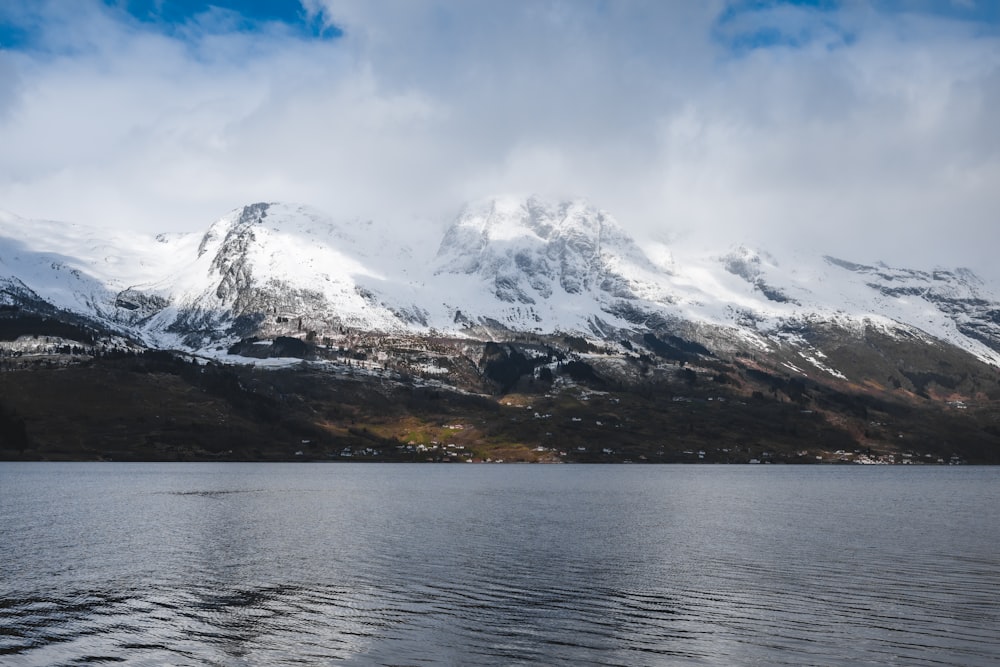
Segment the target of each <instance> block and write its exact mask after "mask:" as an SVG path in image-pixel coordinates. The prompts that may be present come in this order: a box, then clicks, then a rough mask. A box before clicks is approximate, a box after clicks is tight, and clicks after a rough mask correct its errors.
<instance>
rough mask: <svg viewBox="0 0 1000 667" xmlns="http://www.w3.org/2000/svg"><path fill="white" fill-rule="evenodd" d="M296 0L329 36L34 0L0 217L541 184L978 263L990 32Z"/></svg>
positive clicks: (431, 0)
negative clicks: (128, 16)
mask: <svg viewBox="0 0 1000 667" xmlns="http://www.w3.org/2000/svg"><path fill="white" fill-rule="evenodd" d="M304 6H305V8H306V9H307V10H308V11H310V12H312V13H313V15H317V14H322V16H323V17H325V19H326V20H328V21H330V22H331V23H333V24H335V25H336V26H338V27H339V28H340V29H342V30H343V32H344V34H343V37H341V38H339V39H336V40H329V41H307V40H304V39H302V38H300V37H296V36H294V34H293V33H292V32H290V31H282V30H281V29H280V26H272V27H271V28H269V29H267V30H266V31H265V32H263V33H261V32H256V33H239V32H235V33H226V32H224V31H223V32H220V31H219V30H218V29H213V30H207V31H206V30H199V29H198V27H197V26H189V27H188V28H187V29H186V31H185V30H179V31H177V33H176V34H175V36H166V35H164V34H161V33H157V32H155V31H153V30H151V29H150V28H149V27H148V26H142V25H139V24H136V23H134V22H130V21H127V20H124V19H123V14H121V13H120V12H118V11H116V10H113V9H108V8H107V7H105V6H104V5H101V4H99V3H96V2H79V3H72V4H71V5H68V4H67V3H59V2H55V3H48V4H44V5H43V6H42V9H40V10H38V11H39V12H40V14H39V16H41V19H40V20H41V21H42V22H43V23H44V25H45V26H46V28H45V31H44V33H43V35H44V37H43V40H42V41H43V46H44V48H41V49H37V50H8V51H0V145H2V146H3V147H4V150H3V151H0V208H6V209H9V210H13V211H15V212H17V213H19V214H21V215H26V216H34V217H49V218H59V219H69V220H74V221H80V222H89V223H93V224H110V225H118V226H133V227H141V228H144V229H149V230H157V231H158V230H161V229H198V228H202V227H204V226H206V225H207V224H208V222H209V221H211V220H212V219H213V218H214V217H216V216H218V215H220V214H222V213H224V212H225V211H226V210H228V209H230V208H233V207H236V206H239V205H241V204H243V203H246V202H249V201H258V200H296V201H303V202H306V203H311V204H313V205H316V206H319V207H320V208H323V209H325V210H327V211H329V212H331V213H333V214H335V215H349V216H353V215H360V216H364V217H376V218H385V219H390V220H395V219H405V218H406V217H407V216H409V215H410V214H418V215H421V216H430V217H437V216H441V215H444V214H445V213H446V212H451V211H454V210H455V209H456V208H457V207H458V206H459V205H460V204H461V202H462V201H463V200H464V199H474V198H480V197H482V196H486V195H489V194H491V193H501V192H502V193H507V192H539V193H543V194H550V195H553V196H564V195H584V196H587V197H588V198H589V199H590V200H591V201H592V202H593V203H595V204H597V205H599V206H602V207H604V208H606V209H608V210H610V211H612V212H613V213H615V214H616V216H617V217H618V218H619V219H620V220H621V221H622V222H623V224H625V225H626V226H628V227H630V228H632V229H633V230H634V231H635V232H636V233H638V234H640V235H657V234H665V233H667V232H671V233H674V234H676V233H678V232H687V233H690V234H695V235H697V234H704V235H706V236H708V237H710V238H711V239H712V240H713V241H714V242H716V243H718V242H719V240H720V239H727V240H728V239H731V240H732V242H738V241H743V240H747V241H749V242H755V241H760V242H762V243H765V244H768V245H774V244H778V243H787V244H790V245H794V246H814V247H816V248H818V249H820V250H821V251H823V252H830V253H833V254H840V255H844V256H848V257H851V258H855V259H858V260H860V261H872V260H875V259H884V260H886V261H889V262H892V263H897V264H906V263H910V264H935V263H942V264H952V265H959V264H964V265H972V266H974V267H977V268H980V269H983V268H989V267H990V266H992V265H993V262H992V257H990V254H991V253H992V248H993V246H995V245H996V242H997V241H1000V238H998V232H997V225H996V222H997V221H996V211H1000V193H998V192H997V191H998V190H1000V188H997V187H996V184H997V183H1000V132H998V131H997V130H996V127H995V121H994V120H993V118H992V115H993V113H995V109H996V108H997V106H998V102H1000V40H998V37H997V31H996V30H995V26H993V28H994V29H993V30H984V29H983V26H982V25H980V24H974V23H971V22H963V21H960V20H957V19H949V18H947V17H945V16H942V15H940V14H927V13H910V14H905V15H904V14H896V15H891V16H890V15H885V14H881V13H879V12H876V11H874V10H872V9H870V8H869V7H868V6H867V5H866V4H865V3H851V4H848V5H847V6H846V8H843V9H840V10H837V11H820V10H815V9H797V8H790V7H780V6H779V7H777V8H771V9H765V10H761V11H754V10H748V9H745V8H744V9H739V8H737V9H727V7H726V4H725V3H723V2H721V1H716V2H705V3H662V2H630V3H623V2H607V3H601V2H594V3H584V2H569V1H566V2H559V1H551V2H540V1H532V2H502V3H498V2H490V1H485V0H480V1H476V0H469V1H467V2H453V1H447V2H446V1H444V0H425V1H424V2H410V1H405V2H404V1H401V0H397V1H395V2H394V1H392V0H385V1H381V2H372V1H369V2H344V1H340V0H306V2H305V3H304ZM70 8H72V9H70ZM720 17H721V18H720ZM758 47H760V48H758Z"/></svg>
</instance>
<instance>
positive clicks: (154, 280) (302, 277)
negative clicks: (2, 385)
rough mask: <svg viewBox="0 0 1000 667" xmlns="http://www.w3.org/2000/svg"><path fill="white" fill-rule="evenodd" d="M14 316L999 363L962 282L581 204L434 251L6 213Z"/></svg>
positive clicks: (196, 340)
mask: <svg viewBox="0 0 1000 667" xmlns="http://www.w3.org/2000/svg"><path fill="white" fill-rule="evenodd" d="M0 307H2V308H3V309H4V312H5V313H6V314H7V315H8V316H10V314H11V313H17V312H21V313H25V312H27V313H37V314H49V315H51V314H57V313H64V314H72V315H73V316H75V317H81V318H86V319H87V320H88V321H90V322H93V323H96V324H99V325H101V326H103V327H106V328H107V329H108V330H110V331H114V332H117V333H118V334H120V335H125V336H130V337H132V338H134V339H136V340H138V341H141V342H143V343H144V344H146V345H149V346H153V347H170V348H182V349H189V350H198V349H200V348H204V347H207V346H211V347H224V346H226V345H228V344H230V343H232V342H234V341H236V340H239V339H240V338H245V337H249V336H253V335H258V336H273V335H278V334H286V335H287V334H292V335H302V336H305V335H308V334H309V333H310V332H311V333H313V334H315V335H318V336H327V335H333V334H338V333H342V332H345V331H374V332H384V333H392V334H414V335H430V334H438V335H453V336H479V335H487V336H494V337H495V336H498V335H502V332H503V331H504V330H507V331H510V332H521V333H532V334H556V333H557V334H574V335H582V336H585V337H591V338H603V339H606V340H607V341H612V342H618V341H621V340H622V339H624V338H628V337H630V336H636V335H638V336H641V335H643V334H645V333H655V334H672V333H677V332H683V333H684V335H685V336H687V337H688V338H694V339H700V340H701V341H702V342H704V343H710V344H711V345H710V346H715V347H716V348H719V349H722V348H726V349H731V350H736V351H739V350H741V349H742V350H767V349H772V348H774V347H776V346H786V347H787V346H791V347H793V348H795V349H797V350H798V352H799V355H800V357H801V358H802V359H803V360H805V362H804V363H808V364H811V365H812V366H813V367H814V368H816V369H819V370H820V371H823V372H827V373H829V374H831V375H834V376H836V375H837V374H838V373H839V371H838V370H837V369H836V368H833V367H830V366H829V365H828V364H827V362H826V361H824V359H825V355H826V351H824V350H823V349H822V341H821V340H820V339H819V338H817V337H816V336H810V335H808V334H809V331H810V330H819V329H823V330H825V331H831V330H836V331H838V332H841V333H842V334H843V335H846V336H849V335H851V332H861V331H864V330H867V329H871V328H874V329H877V330H878V331H880V332H882V333H884V334H885V335H888V336H896V337H900V338H915V339H919V340H922V341H925V342H926V343H927V344H933V345H946V346H953V347H954V348H957V349H960V350H963V351H965V352H967V353H970V354H972V355H974V356H975V357H976V358H978V359H980V360H982V361H985V362H987V363H990V364H993V365H1000V295H998V294H997V292H996V290H995V289H994V288H993V287H991V286H989V285H986V284H985V283H984V282H983V281H981V280H980V279H979V278H977V277H976V276H975V275H974V274H972V273H971V272H970V271H968V270H964V269H953V270H945V269H937V270H915V269H903V268H891V267H887V266H881V265H879V266H869V265H861V264H855V263H852V262H851V261H848V260H847V259H837V258H833V257H822V256H818V257H810V256H802V255H800V256H786V257H780V258H777V257H774V256H772V255H769V254H768V253H766V252H765V251H763V250H761V249H753V248H747V247H742V246H738V247H724V248H721V249H720V250H718V251H715V252H708V253H690V252H681V251H679V250H678V249H675V248H667V249H665V248H663V247H662V246H660V247H658V248H651V247H647V248H645V249H644V248H643V247H640V244H639V243H637V242H636V241H635V240H634V239H633V238H631V237H630V236H629V235H628V234H627V233H626V232H625V231H624V229H623V228H622V226H620V225H619V224H618V223H617V222H616V221H615V219H614V218H613V217H612V215H611V214H609V213H608V212H605V211H602V210H599V209H597V208H595V207H592V206H590V205H588V204H586V203H584V202H581V201H570V202H546V201H541V200H539V199H535V198H530V199H527V200H521V199H512V198H501V199H492V200H488V201H484V202H480V203H478V204H474V205H469V206H467V207H466V208H465V209H464V210H463V211H462V212H461V213H460V214H459V215H458V216H457V218H456V219H455V220H454V221H452V222H451V224H450V226H448V227H447V229H446V231H445V232H444V235H443V238H442V240H441V242H440V244H439V246H438V248H437V251H436V253H434V252H433V251H431V252H421V251H420V250H419V249H414V248H409V247H405V246H403V245H400V244H398V243H396V242H395V240H394V238H393V237H392V235H391V234H390V233H388V232H381V231H379V228H378V227H377V225H375V224H373V223H371V222H367V221H361V220H334V219H332V218H330V217H329V216H327V215H325V214H323V213H320V212H318V211H316V210H314V209H310V208H308V207H304V206H296V205H289V204H277V203H270V204H268V203H259V204H252V205H249V206H245V207H243V208H242V209H239V210H235V211H233V212H231V213H229V214H227V215H226V216H223V217H222V218H220V219H219V220H218V221H216V222H215V223H213V224H212V225H211V226H210V227H209V228H208V230H207V231H206V232H205V233H191V234H161V235H159V236H155V237H147V236H143V235H138V234H133V235H130V234H124V233H113V234H106V233H104V232H101V231H98V230H94V229H89V228H86V227H82V226H78V225H71V224H65V223H54V222H44V221H36V220H26V219H22V218H18V217H17V216H14V215H11V214H0Z"/></svg>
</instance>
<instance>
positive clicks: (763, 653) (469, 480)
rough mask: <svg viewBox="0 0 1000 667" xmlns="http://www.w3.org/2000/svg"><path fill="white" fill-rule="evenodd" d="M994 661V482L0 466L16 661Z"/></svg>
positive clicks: (568, 469)
mask: <svg viewBox="0 0 1000 667" xmlns="http://www.w3.org/2000/svg"><path fill="white" fill-rule="evenodd" d="M112 663H124V664H133V665H206V664H208V665H316V664H319V665H323V664H331V665H341V664H343V665H438V664H441V665H518V664H522V665H528V664H531V665H536V664H537V665H860V664H878V665H887V664H888V665H891V664H896V665H936V666H940V665H963V666H969V665H997V664H1000V468H964V467H919V468H918V467H896V468H888V467H862V466H858V467H793V466H583V465H577V466H570V465H565V466H528V465H502V466H501V465H492V466H487V465H437V466H435V465H396V464H287V465H285V464H198V463H192V464H162V463H154V464H112V463H73V464H57V463H48V464H45V463H0V664H3V665H13V666H17V665H83V664H87V665H94V664H112Z"/></svg>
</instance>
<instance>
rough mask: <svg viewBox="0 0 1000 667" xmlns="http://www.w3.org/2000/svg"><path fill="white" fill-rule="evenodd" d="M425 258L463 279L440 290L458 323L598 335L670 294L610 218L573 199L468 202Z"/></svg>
mask: <svg viewBox="0 0 1000 667" xmlns="http://www.w3.org/2000/svg"><path fill="white" fill-rule="evenodd" d="M434 266H435V268H434V273H435V276H436V277H437V278H438V282H439V283H442V284H444V282H445V281H447V283H451V284H456V283H459V282H461V283H464V285H463V287H464V290H462V291H457V290H451V291H446V292H443V294H446V295H447V298H448V299H449V302H448V307H449V309H450V310H451V311H452V312H453V318H452V319H453V321H459V322H469V321H473V320H490V321H495V322H498V323H500V324H502V325H503V326H508V327H511V328H515V329H521V330H528V331H558V330H565V331H572V332H581V331H583V332H593V333H600V332H601V327H602V326H603V325H604V324H611V325H613V326H617V327H624V328H629V327H632V326H634V325H635V324H636V322H635V319H636V318H644V317H646V316H645V315H642V313H647V314H648V313H652V312H656V311H659V310H662V307H663V305H664V304H668V303H670V302H671V300H672V298H671V296H670V292H669V289H668V287H667V283H666V277H667V275H666V274H665V272H664V271H663V270H662V269H661V268H658V267H657V266H655V265H654V264H653V263H652V262H651V261H650V260H649V259H648V258H647V257H646V255H645V254H644V253H643V252H642V250H641V249H640V248H639V247H638V246H637V245H636V243H635V241H633V240H632V238H631V237H629V236H628V235H627V234H626V233H625V231H624V230H623V229H622V228H621V227H620V226H619V225H618V223H617V222H616V221H615V220H614V218H612V217H611V216H610V215H609V214H608V213H606V212H604V211H601V210H598V209H596V208H593V207H591V206H588V205H587V204H585V203H584V202H580V201H573V202H562V203H556V204H553V203H548V202H543V201H540V200H538V199H535V198H531V199H528V200H527V201H521V200H517V199H495V200H490V201H486V202H482V203H479V204H477V205H474V206H469V207H467V208H466V209H465V210H464V211H463V212H462V213H461V214H460V215H459V217H458V218H457V219H456V220H455V222H454V223H453V224H452V225H451V227H450V228H449V229H448V231H447V232H446V233H445V236H444V239H443V240H442V242H441V246H440V248H439V249H438V253H437V258H436V260H435V264H434ZM442 278H443V279H444V280H443V281H442V280H441V279H442ZM630 320H632V321H630Z"/></svg>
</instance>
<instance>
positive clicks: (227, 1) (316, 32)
mask: <svg viewBox="0 0 1000 667" xmlns="http://www.w3.org/2000/svg"><path fill="white" fill-rule="evenodd" d="M104 3H105V4H106V5H108V6H110V7H115V8H118V9H120V10H122V11H125V12H127V13H128V14H129V15H130V16H132V17H133V18H134V19H136V20H138V21H140V22H142V23H144V24H147V25H149V26H152V27H154V28H157V29H160V30H163V31H164V32H168V33H173V32H175V31H177V30H178V29H180V28H184V27H187V26H190V25H192V24H197V25H199V26H202V27H203V28H206V29H208V30H209V31H219V32H231V31H238V32H255V31H257V30H260V29H261V28H262V27H264V26H265V25H268V24H272V25H273V24H279V25H281V26H282V27H284V28H285V29H287V30H289V31H291V32H292V33H294V34H296V35H297V36H299V37H301V38H306V39H309V38H314V39H329V38H335V37H339V36H340V32H339V31H337V30H336V29H335V28H331V27H329V26H325V25H324V22H323V17H322V15H314V16H310V15H309V14H308V13H307V12H306V10H305V9H304V8H303V7H302V5H301V4H300V3H298V2H295V0H211V1H210V2H207V1H206V0H104ZM206 19H212V20H206Z"/></svg>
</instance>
